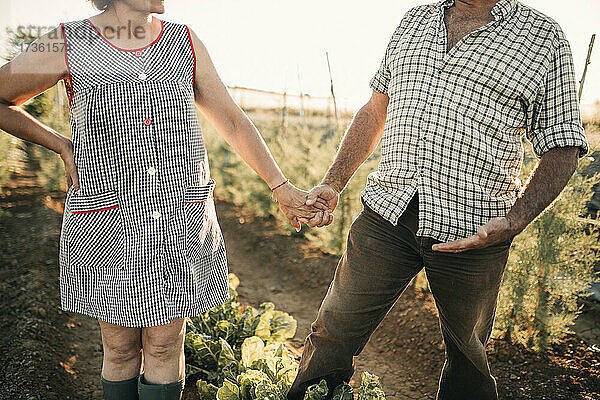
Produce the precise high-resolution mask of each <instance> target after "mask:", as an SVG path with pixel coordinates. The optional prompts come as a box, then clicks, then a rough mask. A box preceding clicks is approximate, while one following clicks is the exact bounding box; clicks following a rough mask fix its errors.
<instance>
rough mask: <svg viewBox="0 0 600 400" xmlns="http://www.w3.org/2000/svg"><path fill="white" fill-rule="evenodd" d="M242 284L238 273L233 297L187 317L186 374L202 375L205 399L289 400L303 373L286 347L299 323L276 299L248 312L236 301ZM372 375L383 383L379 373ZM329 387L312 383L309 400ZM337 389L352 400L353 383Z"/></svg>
mask: <svg viewBox="0 0 600 400" xmlns="http://www.w3.org/2000/svg"><path fill="white" fill-rule="evenodd" d="M238 284H239V280H238V279H237V277H236V276H235V275H233V274H230V275H229V290H230V295H231V296H230V299H229V300H228V301H226V302H225V303H223V304H221V305H219V306H217V307H214V308H213V309H211V310H208V311H207V312H205V313H204V314H202V315H199V316H197V317H193V318H187V319H186V329H187V331H188V332H187V333H186V337H185V355H186V362H187V364H186V377H192V376H193V377H194V378H197V379H198V381H197V382H196V387H197V388H198V393H199V395H200V398H201V399H202V400H208V399H215V398H216V399H219V400H285V399H286V396H287V393H288V392H289V390H290V388H291V386H292V383H293V382H294V379H295V378H296V375H297V373H298V362H297V361H296V360H295V359H294V358H293V357H292V356H291V354H290V353H289V351H288V350H287V349H286V347H285V346H284V343H285V341H286V340H288V339H291V338H292V337H294V334H295V332H296V321H295V320H294V318H292V317H291V316H290V315H289V314H287V313H285V312H282V311H278V310H276V309H275V306H274V305H273V303H263V304H261V306H260V307H259V308H258V309H255V308H253V307H248V308H246V309H245V310H243V311H242V310H241V307H240V304H239V303H237V302H236V301H235V298H236V296H237V293H236V290H235V289H236V288H237V285H238ZM367 376H368V377H370V378H369V379H371V380H373V379H375V380H376V382H377V384H378V381H377V378H376V377H374V376H373V375H369V374H367ZM373 377H374V378H373ZM323 382H324V381H323ZM365 382H367V383H366V384H367V385H371V383H368V382H369V381H368V380H365ZM323 385H324V383H321V384H320V385H313V386H311V387H310V388H309V398H310V399H320V398H322V397H319V396H321V394H320V393H323V392H324V393H325V394H326V393H327V385H326V384H325V386H323ZM363 391H365V393H367V392H368V393H371V392H372V389H370V386H369V388H365V389H364V390H363ZM333 393H334V399H335V400H350V399H352V388H351V387H350V386H349V385H347V384H343V385H340V386H338V387H337V388H336V389H335V390H334V392H333ZM382 393H383V392H382ZM323 396H324V395H323ZM366 399H380V397H365V400H366Z"/></svg>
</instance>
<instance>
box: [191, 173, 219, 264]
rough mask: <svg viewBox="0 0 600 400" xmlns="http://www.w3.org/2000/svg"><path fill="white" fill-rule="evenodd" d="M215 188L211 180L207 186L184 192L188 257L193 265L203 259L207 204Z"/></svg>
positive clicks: (193, 187) (195, 186) (195, 187)
mask: <svg viewBox="0 0 600 400" xmlns="http://www.w3.org/2000/svg"><path fill="white" fill-rule="evenodd" d="M214 186H215V181H214V179H211V180H209V182H208V184H206V185H194V186H188V187H186V189H185V192H184V196H183V209H184V216H185V247H186V257H187V259H188V261H190V262H192V263H195V262H197V261H198V260H200V259H201V258H202V248H203V243H204V239H205V237H206V233H207V232H206V229H205V228H206V225H207V224H206V220H207V219H208V214H207V213H206V202H207V201H208V200H209V199H210V198H211V196H212V193H213V189H214Z"/></svg>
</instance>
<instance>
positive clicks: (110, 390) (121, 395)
mask: <svg viewBox="0 0 600 400" xmlns="http://www.w3.org/2000/svg"><path fill="white" fill-rule="evenodd" d="M100 380H101V381H102V389H103V390H104V400H139V397H138V380H139V376H135V377H133V378H131V379H125V380H124V381H107V380H106V379H104V377H103V376H102V373H100Z"/></svg>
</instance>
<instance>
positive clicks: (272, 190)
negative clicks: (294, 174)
mask: <svg viewBox="0 0 600 400" xmlns="http://www.w3.org/2000/svg"><path fill="white" fill-rule="evenodd" d="M289 181H290V180H289V179H286V180H285V181H283V183H280V184H279V185H277V186H275V187H274V188H273V189H271V200H273V192H274V191H275V189H277V188H280V187H281V186H283V185H285V184H286V183H288V182H289Z"/></svg>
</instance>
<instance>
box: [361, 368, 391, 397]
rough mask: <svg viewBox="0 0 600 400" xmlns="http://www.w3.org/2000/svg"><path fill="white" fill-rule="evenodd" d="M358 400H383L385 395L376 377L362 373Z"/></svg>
mask: <svg viewBox="0 0 600 400" xmlns="http://www.w3.org/2000/svg"><path fill="white" fill-rule="evenodd" d="M358 400H385V393H384V392H383V388H382V387H381V383H379V378H378V377H377V376H375V375H371V374H369V373H368V372H366V371H365V372H363V374H362V380H361V385H360V388H359V389H358Z"/></svg>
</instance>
